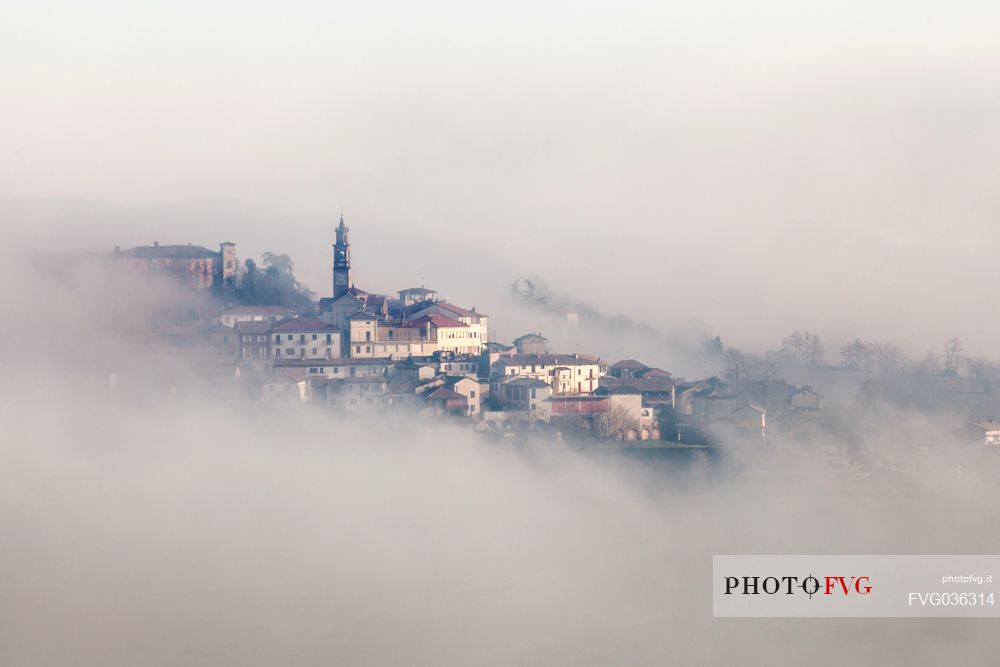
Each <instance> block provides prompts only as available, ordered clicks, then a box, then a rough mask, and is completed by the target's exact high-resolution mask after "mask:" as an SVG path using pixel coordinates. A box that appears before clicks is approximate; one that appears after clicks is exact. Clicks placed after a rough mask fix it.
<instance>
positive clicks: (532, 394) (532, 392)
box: [531, 389, 535, 398]
mask: <svg viewBox="0 0 1000 667" xmlns="http://www.w3.org/2000/svg"><path fill="white" fill-rule="evenodd" d="M531 397H532V398H534V397H535V390H534V389H532V390H531Z"/></svg>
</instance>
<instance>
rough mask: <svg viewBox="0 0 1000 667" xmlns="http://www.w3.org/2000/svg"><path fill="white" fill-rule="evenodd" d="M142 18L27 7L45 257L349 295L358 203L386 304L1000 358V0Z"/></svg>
mask: <svg viewBox="0 0 1000 667" xmlns="http://www.w3.org/2000/svg"><path fill="white" fill-rule="evenodd" d="M138 4H139V3H124V2H121V3H112V2H104V3H97V2H95V3H31V4H30V5H29V4H27V3H18V5H14V4H13V3H8V4H7V5H5V6H3V7H0V91H2V92H0V146H2V147H3V150H2V151H0V214H2V217H0V224H3V226H4V227H5V228H6V229H7V230H9V231H13V230H14V229H15V228H17V229H18V232H19V235H20V240H21V241H25V239H27V242H28V243H30V244H32V245H35V244H39V243H41V242H45V243H47V244H49V246H50V247H54V248H57V249H59V248H65V247H81V246H83V247H93V248H95V249H103V248H110V247H111V246H113V245H114V244H116V243H117V244H121V245H122V246H129V245H134V244H138V243H148V242H150V241H152V240H153V239H158V240H160V241H162V242H180V243H183V242H187V241H193V242H195V243H200V244H203V245H212V244H215V243H217V242H219V241H222V240H233V241H236V242H238V243H239V244H240V250H241V255H242V256H244V257H245V256H247V255H248V254H259V253H260V252H262V251H264V250H274V251H278V252H288V253H289V254H291V255H292V256H293V258H294V259H295V260H296V263H297V266H298V268H299V273H300V276H301V277H302V278H303V279H304V280H305V282H307V283H309V284H310V285H311V286H312V287H313V288H314V289H316V290H317V291H319V292H321V293H325V292H326V291H328V290H329V286H328V276H327V271H328V268H329V254H328V249H329V243H330V242H331V241H332V226H333V224H334V222H335V220H336V218H337V216H338V214H339V210H340V207H341V206H343V207H345V209H346V213H347V217H348V220H349V223H350V224H351V225H352V227H353V239H352V240H353V241H354V243H355V266H356V270H357V272H358V274H359V275H358V279H359V282H360V283H362V284H363V285H364V286H365V287H368V288H370V289H377V290H382V291H388V290H392V289H396V288H398V287H400V286H403V285H404V284H405V285H409V284H414V283H417V282H420V281H421V279H423V280H424V282H426V283H428V284H433V286H435V287H437V288H438V289H440V290H442V292H444V293H445V294H446V295H449V296H453V297H454V298H456V300H458V299H465V300H466V301H468V300H469V299H472V298H475V297H473V296H471V295H472V294H473V293H474V291H475V288H478V287H480V286H481V287H482V289H483V290H484V291H485V290H487V289H488V288H490V289H492V288H495V287H496V286H500V289H502V287H503V286H504V285H506V284H508V283H509V282H510V281H511V280H512V279H513V278H514V277H516V276H517V275H519V274H524V273H536V274H540V275H542V276H543V277H545V278H546V280H547V281H548V282H549V283H551V284H552V285H553V286H555V287H557V288H559V289H562V290H565V291H567V292H571V293H573V294H575V295H577V296H579V297H581V298H585V299H588V300H590V301H591V302H593V303H594V304H596V305H598V306H601V307H604V308H607V309H609V310H610V311H615V312H625V313H626V314H629V315H631V316H633V317H635V318H637V319H647V320H650V321H653V322H655V323H658V324H663V325H666V326H670V325H677V324H680V323H685V322H688V321H690V320H699V321H702V322H705V323H707V324H708V326H710V327H711V328H712V329H713V330H714V331H716V332H717V333H720V334H721V335H722V336H723V337H724V339H727V340H728V341H731V342H734V343H737V344H742V345H748V346H761V347H763V346H773V345H775V344H776V342H777V340H778V339H780V338H781V337H782V336H783V335H785V334H786V333H787V332H788V331H789V330H790V329H792V328H806V329H812V330H815V331H819V332H820V333H821V335H824V336H825V337H826V338H827V339H831V340H833V341H836V340H837V339H838V338H846V337H848V336H853V335H859V336H862V337H865V338H872V339H881V338H894V339H896V340H898V341H899V342H900V343H901V344H903V345H904V347H907V348H909V349H910V350H913V351H914V352H919V351H920V350H922V349H926V348H927V347H937V346H939V344H940V341H941V340H943V338H944V337H946V336H949V335H952V334H957V335H960V336H962V337H963V338H965V339H966V341H967V347H968V348H969V352H970V353H972V354H993V355H997V356H1000V343H997V342H996V341H998V340H1000V318H998V317H997V316H995V315H993V314H992V312H991V311H990V309H989V305H990V304H991V303H992V302H993V300H994V298H995V297H994V284H995V278H994V266H995V265H996V263H997V262H996V260H995V257H994V255H995V248H996V247H998V245H1000V244H998V243H997V242H998V241H1000V232H998V231H997V212H998V208H1000V196H998V194H997V189H996V186H995V174H996V173H997V172H998V169H997V167H998V164H997V162H998V156H1000V130H998V124H997V122H996V119H997V118H998V117H1000V87H998V79H1000V40H997V37H996V36H997V30H996V26H997V25H1000V9H998V8H997V5H996V4H995V3H991V2H951V3H941V2H895V1H893V2H890V1H885V0H883V1H877V0H876V1H874V2H837V3H817V2H789V1H780V2H779V1H771V2H754V3H748V2H699V3H689V2H688V3H673V4H670V3H621V2H615V3H596V2H575V3H548V4H545V5H540V4H539V3H527V2H520V3H519V2H504V3H495V4H494V3H490V4H486V3H474V4H473V3H378V4H375V3H367V4H365V5H364V6H361V3H343V4H339V3H330V2H315V3H302V2H299V3H294V2H293V3H289V2H282V3H248V2H239V3H236V2H231V3H211V6H208V5H206V3H191V2H173V3H155V4H154V3H142V6H137V5H138ZM478 263H482V264H483V265H484V266H486V267H488V270H484V271H482V272H480V275H476V276H475V279H474V280H470V276H469V275H467V274H468V273H469V272H470V271H471V270H473V269H474V267H475V266H476V264H478ZM498 291H499V290H498ZM476 305H478V306H479V307H480V308H481V309H482V310H489V306H490V304H489V303H488V302H486V303H483V302H480V303H477V304H476Z"/></svg>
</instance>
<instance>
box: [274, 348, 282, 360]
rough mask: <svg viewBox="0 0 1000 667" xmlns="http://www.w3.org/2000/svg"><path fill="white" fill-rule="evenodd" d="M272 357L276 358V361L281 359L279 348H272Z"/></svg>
mask: <svg viewBox="0 0 1000 667" xmlns="http://www.w3.org/2000/svg"><path fill="white" fill-rule="evenodd" d="M274 356H275V357H277V358H278V359H281V348H280V347H276V348H274Z"/></svg>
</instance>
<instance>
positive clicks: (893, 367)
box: [871, 343, 906, 375]
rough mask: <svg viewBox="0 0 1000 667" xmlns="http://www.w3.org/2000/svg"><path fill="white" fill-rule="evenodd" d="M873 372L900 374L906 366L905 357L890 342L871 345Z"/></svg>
mask: <svg viewBox="0 0 1000 667" xmlns="http://www.w3.org/2000/svg"><path fill="white" fill-rule="evenodd" d="M871 350H872V358H873V361H874V365H875V372H877V373H878V374H879V375H902V374H903V371H904V370H905V368H906V357H905V356H904V355H903V353H902V351H900V349H899V348H898V347H896V346H895V345H893V344H892V343H876V344H874V345H872V346H871Z"/></svg>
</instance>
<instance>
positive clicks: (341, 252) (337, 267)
mask: <svg viewBox="0 0 1000 667" xmlns="http://www.w3.org/2000/svg"><path fill="white" fill-rule="evenodd" d="M349 231H351V230H350V228H349V227H348V226H347V225H345V224H344V214H343V213H341V214H340V224H339V225H337V242H336V243H335V244H333V298H334V299H336V298H337V297H339V296H340V295H342V294H344V293H345V292H346V291H347V290H348V288H350V286H351V242H350V241H348V240H347V233H348V232H349Z"/></svg>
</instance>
